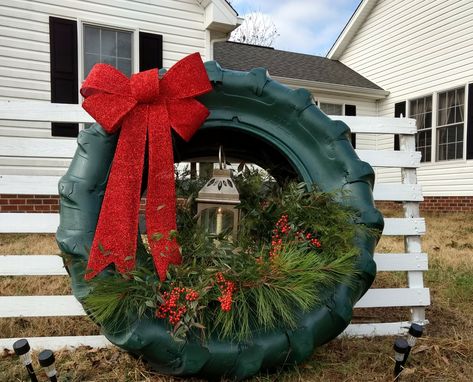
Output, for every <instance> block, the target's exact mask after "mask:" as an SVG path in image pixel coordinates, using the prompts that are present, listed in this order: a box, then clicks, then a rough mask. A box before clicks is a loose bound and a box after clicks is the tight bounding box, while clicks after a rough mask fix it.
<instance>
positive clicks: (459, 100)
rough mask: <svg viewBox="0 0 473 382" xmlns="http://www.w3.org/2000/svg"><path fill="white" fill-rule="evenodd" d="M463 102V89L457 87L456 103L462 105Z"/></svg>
mask: <svg viewBox="0 0 473 382" xmlns="http://www.w3.org/2000/svg"><path fill="white" fill-rule="evenodd" d="M464 103H465V89H463V88H461V89H457V99H456V104H457V105H463V104H464Z"/></svg>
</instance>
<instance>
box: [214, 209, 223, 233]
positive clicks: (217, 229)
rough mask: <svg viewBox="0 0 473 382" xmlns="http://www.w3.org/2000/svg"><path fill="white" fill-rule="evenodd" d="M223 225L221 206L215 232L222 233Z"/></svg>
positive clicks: (218, 210)
mask: <svg viewBox="0 0 473 382" xmlns="http://www.w3.org/2000/svg"><path fill="white" fill-rule="evenodd" d="M222 226H223V210H222V208H221V207H219V208H218V209H217V224H216V228H215V233H216V234H217V235H220V233H221V232H222Z"/></svg>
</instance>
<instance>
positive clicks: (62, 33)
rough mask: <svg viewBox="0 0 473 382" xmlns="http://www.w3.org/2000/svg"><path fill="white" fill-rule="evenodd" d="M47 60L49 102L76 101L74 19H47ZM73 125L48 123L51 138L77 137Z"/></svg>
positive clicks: (77, 91) (75, 36)
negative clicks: (49, 61)
mask: <svg viewBox="0 0 473 382" xmlns="http://www.w3.org/2000/svg"><path fill="white" fill-rule="evenodd" d="M49 48H50V58H51V102H52V103H72V104H77V103H78V102H79V89H78V86H79V85H78V83H79V80H78V71H77V23H76V21H74V20H66V19H59V18H57V17H50V18H49ZM78 132H79V125H78V124H77V123H52V124H51V135H52V136H60V137H77V134H78Z"/></svg>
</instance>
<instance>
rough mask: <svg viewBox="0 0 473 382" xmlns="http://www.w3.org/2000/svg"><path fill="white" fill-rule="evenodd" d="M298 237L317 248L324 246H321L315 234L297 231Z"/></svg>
mask: <svg viewBox="0 0 473 382" xmlns="http://www.w3.org/2000/svg"><path fill="white" fill-rule="evenodd" d="M296 237H297V238H298V239H299V240H300V241H308V242H309V243H310V244H312V245H313V246H314V247H316V248H320V247H321V246H322V244H320V241H319V239H317V238H316V237H315V233H304V232H302V231H297V232H296Z"/></svg>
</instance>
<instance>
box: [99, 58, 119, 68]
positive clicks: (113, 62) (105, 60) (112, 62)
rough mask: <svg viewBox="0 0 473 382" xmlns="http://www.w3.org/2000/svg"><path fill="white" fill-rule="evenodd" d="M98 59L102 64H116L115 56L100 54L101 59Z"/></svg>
mask: <svg viewBox="0 0 473 382" xmlns="http://www.w3.org/2000/svg"><path fill="white" fill-rule="evenodd" d="M100 61H101V62H103V63H104V64H109V65H112V66H114V67H116V66H117V58H116V57H115V56H102V59H101V60H100Z"/></svg>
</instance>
